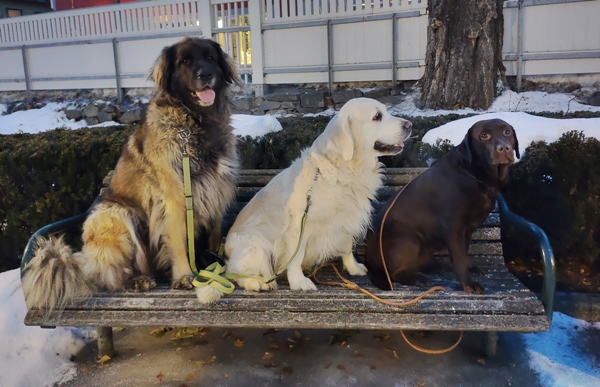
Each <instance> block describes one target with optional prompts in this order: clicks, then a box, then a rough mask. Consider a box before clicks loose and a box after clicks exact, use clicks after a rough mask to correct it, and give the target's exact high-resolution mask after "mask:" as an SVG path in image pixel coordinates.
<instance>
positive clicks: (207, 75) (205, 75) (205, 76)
mask: <svg viewBox="0 0 600 387" xmlns="http://www.w3.org/2000/svg"><path fill="white" fill-rule="evenodd" d="M212 77H213V73H212V71H210V70H208V69H202V70H198V78H200V79H201V80H203V81H206V80H209V79H211V78H212Z"/></svg>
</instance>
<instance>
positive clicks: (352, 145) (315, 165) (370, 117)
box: [197, 98, 412, 303]
mask: <svg viewBox="0 0 600 387" xmlns="http://www.w3.org/2000/svg"><path fill="white" fill-rule="evenodd" d="M411 127H412V124H411V122H410V121H406V120H403V119H401V118H396V117H393V116H392V115H390V114H389V113H388V111H387V109H386V107H385V105H383V104H381V103H379V102H377V101H375V100H372V99H367V98H357V99H353V100H350V101H349V102H348V103H346V104H345V105H344V106H343V107H342V109H341V110H340V111H339V113H338V114H337V115H336V116H335V117H334V118H333V119H332V120H331V121H330V122H329V124H328V125H327V127H326V128H325V130H324V131H323V133H322V134H321V135H320V136H319V137H318V138H317V139H316V140H315V141H314V143H313V144H312V146H311V147H310V148H308V149H305V150H304V151H303V152H302V154H301V156H300V157H299V158H298V159H297V160H295V161H294V162H293V163H292V165H291V166H290V167H289V168H287V169H285V170H283V171H282V172H281V173H279V174H278V175H277V176H275V177H274V178H273V179H272V180H271V181H270V182H269V184H267V185H266V186H265V187H264V188H263V189H261V190H260V191H259V192H258V193H257V194H256V196H254V197H253V198H252V200H250V202H249V203H248V205H246V207H245V208H244V209H243V210H242V211H241V212H240V214H239V215H238V217H237V219H236V221H235V223H234V224H233V226H232V228H231V230H230V231H229V234H228V236H227V242H226V244H225V253H226V255H227V257H228V259H229V261H228V263H227V273H233V274H244V275H249V276H259V277H263V278H265V279H268V278H271V277H272V276H273V275H274V274H275V273H277V271H278V270H279V269H282V268H284V266H285V265H286V263H287V262H288V260H289V259H290V258H291V257H292V256H293V254H294V251H295V250H296V248H297V247H298V243H299V239H300V232H301V223H302V217H303V215H304V212H305V209H306V207H307V202H308V196H309V195H310V205H309V208H308V213H307V218H306V226H305V229H304V234H303V237H302V241H301V244H300V246H299V250H298V253H297V255H296V256H295V258H294V260H293V261H292V262H291V264H290V265H289V267H288V268H287V278H288V281H289V284H290V289H292V290H316V286H315V284H314V283H313V282H312V281H311V280H310V279H308V278H306V277H305V276H304V274H303V273H302V270H303V269H310V268H311V267H313V266H315V265H318V264H320V263H322V262H324V261H326V260H328V259H330V258H332V257H335V256H341V257H342V261H343V264H344V267H345V269H346V270H347V271H348V272H349V273H350V274H352V275H365V274H367V269H366V268H365V266H364V265H362V264H360V263H358V262H357V261H356V259H355V258H354V255H353V254H352V245H353V244H354V242H355V241H356V240H357V239H358V238H361V237H362V236H364V234H365V232H366V230H367V227H368V226H369V221H370V216H371V212H372V207H371V200H373V199H374V197H375V194H376V191H377V189H378V188H380V187H381V185H382V181H381V180H382V174H381V173H380V172H381V164H380V163H379V161H378V157H379V156H383V155H393V154H397V153H399V152H401V151H402V148H403V146H404V142H403V141H404V140H406V139H407V138H408V136H409V135H410V132H411ZM237 283H238V284H239V285H240V286H241V287H243V288H244V289H246V290H254V291H259V290H269V289H274V288H275V287H276V282H275V281H273V282H270V283H268V284H267V283H263V282H260V281H258V280H256V279H252V278H243V279H238V280H237ZM197 295H198V299H199V300H200V302H201V303H210V302H213V301H216V300H218V299H219V298H220V297H221V295H222V293H221V292H220V291H218V290H217V289H214V288H213V287H211V286H206V287H203V288H200V289H198V290H197Z"/></svg>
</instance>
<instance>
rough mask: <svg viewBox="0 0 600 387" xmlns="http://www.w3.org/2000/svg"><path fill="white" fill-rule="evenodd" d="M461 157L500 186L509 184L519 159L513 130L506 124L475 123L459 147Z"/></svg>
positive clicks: (495, 120) (494, 120) (517, 142)
mask: <svg viewBox="0 0 600 387" xmlns="http://www.w3.org/2000/svg"><path fill="white" fill-rule="evenodd" d="M458 151H459V153H460V154H461V155H462V156H463V157H464V158H465V159H466V160H467V162H468V163H469V164H470V165H471V166H472V167H474V168H477V169H481V170H483V171H485V172H486V174H488V175H490V176H491V177H497V178H498V179H499V180H500V183H501V184H505V183H507V182H508V167H509V166H511V165H512V164H514V162H515V154H516V156H517V158H520V157H521V155H520V153H519V140H518V139H517V133H516V132H515V130H514V128H513V127H512V126H510V125H509V124H508V123H506V122H505V121H503V120H500V119H492V120H485V121H478V122H476V123H475V124H474V125H473V126H472V127H471V128H470V129H469V131H468V132H467V134H466V135H465V138H464V139H463V141H462V143H461V144H460V145H459V146H458Z"/></svg>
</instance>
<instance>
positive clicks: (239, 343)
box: [233, 338, 244, 347]
mask: <svg viewBox="0 0 600 387" xmlns="http://www.w3.org/2000/svg"><path fill="white" fill-rule="evenodd" d="M233 344H234V345H235V346H236V347H243V346H244V340H243V339H241V338H240V339H237V340H236V341H235V342H234V343H233Z"/></svg>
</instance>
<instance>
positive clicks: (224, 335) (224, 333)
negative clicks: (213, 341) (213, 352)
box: [221, 330, 231, 339]
mask: <svg viewBox="0 0 600 387" xmlns="http://www.w3.org/2000/svg"><path fill="white" fill-rule="evenodd" d="M230 335H231V332H229V330H227V331H225V332H223V334H222V335H221V338H222V339H224V338H226V337H229V336H230Z"/></svg>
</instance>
